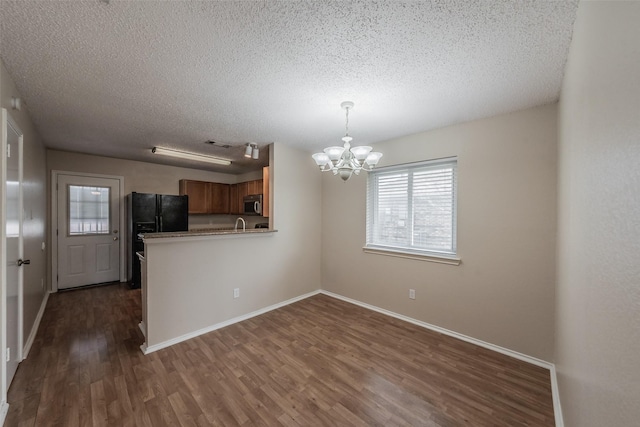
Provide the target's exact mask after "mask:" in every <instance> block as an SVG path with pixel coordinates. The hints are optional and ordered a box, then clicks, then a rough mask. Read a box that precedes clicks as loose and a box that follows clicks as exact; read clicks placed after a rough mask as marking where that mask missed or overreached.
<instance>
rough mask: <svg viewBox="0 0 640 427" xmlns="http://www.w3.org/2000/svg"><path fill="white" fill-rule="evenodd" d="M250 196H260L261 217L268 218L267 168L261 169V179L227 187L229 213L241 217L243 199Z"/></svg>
mask: <svg viewBox="0 0 640 427" xmlns="http://www.w3.org/2000/svg"><path fill="white" fill-rule="evenodd" d="M252 194H262V197H263V198H262V206H263V208H262V212H263V216H269V200H270V199H269V167H264V168H263V169H262V179H256V180H254V181H246V182H240V183H238V184H231V185H229V213H231V214H233V215H242V214H243V213H244V197H245V196H250V195H252Z"/></svg>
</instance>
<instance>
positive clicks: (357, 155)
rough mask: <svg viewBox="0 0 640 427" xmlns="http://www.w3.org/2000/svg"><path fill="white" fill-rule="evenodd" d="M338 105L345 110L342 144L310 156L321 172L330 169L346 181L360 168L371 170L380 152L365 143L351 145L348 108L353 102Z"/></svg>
mask: <svg viewBox="0 0 640 427" xmlns="http://www.w3.org/2000/svg"><path fill="white" fill-rule="evenodd" d="M340 107H342V108H343V109H344V110H346V125H345V129H346V132H345V135H344V136H343V137H342V140H343V141H344V146H343V147H338V146H335V147H327V148H325V149H324V153H316V154H314V155H313V156H311V157H313V160H315V161H316V164H317V165H318V166H319V167H320V170H321V171H322V172H328V171H331V172H333V174H334V175H340V178H342V180H343V181H347V180H348V179H349V178H351V175H353V174H354V173H355V174H356V175H359V174H360V171H362V170H365V171H367V172H369V171H371V170H373V168H374V166H375V165H377V164H378V162H379V161H380V158H381V157H382V153H378V152H371V150H372V148H371V147H369V146H366V145H361V146H359V147H351V141H352V140H353V138H351V137H350V136H349V110H350V109H352V108H353V102H351V101H345V102H343V103H342V104H340Z"/></svg>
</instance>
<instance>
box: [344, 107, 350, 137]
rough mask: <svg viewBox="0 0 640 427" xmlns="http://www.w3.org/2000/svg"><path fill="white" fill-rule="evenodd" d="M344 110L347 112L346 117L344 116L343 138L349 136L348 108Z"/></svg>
mask: <svg viewBox="0 0 640 427" xmlns="http://www.w3.org/2000/svg"><path fill="white" fill-rule="evenodd" d="M345 110H347V115H346V119H345V125H344V129H345V136H349V107H347V108H345Z"/></svg>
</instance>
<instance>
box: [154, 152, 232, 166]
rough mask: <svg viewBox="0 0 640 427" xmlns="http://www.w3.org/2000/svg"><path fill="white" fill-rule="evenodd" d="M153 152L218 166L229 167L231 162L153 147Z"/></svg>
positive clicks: (204, 155) (203, 155)
mask: <svg viewBox="0 0 640 427" xmlns="http://www.w3.org/2000/svg"><path fill="white" fill-rule="evenodd" d="M151 152H152V153H154V154H160V155H163V156H169V157H177V158H179V159H186V160H195V161H197V162H205V163H213V164H216V165H225V166H229V165H230V164H231V160H227V159H221V158H220V157H213V156H207V155H206V154H197V153H190V152H188V151H180V150H174V149H172V148H164V147H153V148H152V149H151Z"/></svg>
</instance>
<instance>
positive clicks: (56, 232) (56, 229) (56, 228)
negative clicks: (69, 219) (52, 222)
mask: <svg viewBox="0 0 640 427" xmlns="http://www.w3.org/2000/svg"><path fill="white" fill-rule="evenodd" d="M57 235H58V229H57V228H56V236H57Z"/></svg>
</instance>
